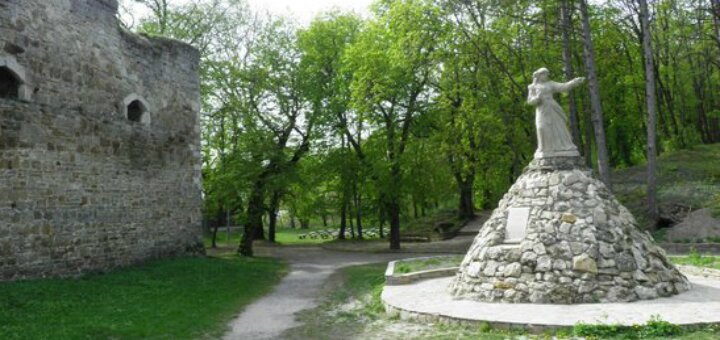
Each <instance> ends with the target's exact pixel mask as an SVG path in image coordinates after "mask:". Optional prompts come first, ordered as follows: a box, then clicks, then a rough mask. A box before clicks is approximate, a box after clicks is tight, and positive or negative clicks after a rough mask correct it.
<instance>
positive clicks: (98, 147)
mask: <svg viewBox="0 0 720 340" xmlns="http://www.w3.org/2000/svg"><path fill="white" fill-rule="evenodd" d="M116 12H117V1H116V0H53V1H47V0H0V67H3V66H5V67H9V68H10V69H12V71H13V73H14V74H15V75H16V76H17V77H18V78H20V79H19V80H20V82H21V83H22V84H21V86H20V91H19V92H20V95H19V96H18V97H19V98H18V99H2V98H0V280H11V279H21V278H33V277H43V276H64V275H74V274H78V273H82V272H87V271H96V270H105V269H108V268H112V267H115V266H121V265H127V264H131V263H135V262H138V261H142V260H144V259H147V258H153V257H160V256H168V255H179V254H184V253H188V252H195V251H198V250H201V249H202V245H201V243H200V232H201V229H200V220H201V219H200V206H201V191H200V164H201V163H200V162H201V159H200V150H199V147H200V125H199V115H198V111H199V87H200V85H199V78H198V67H199V66H198V65H199V54H198V52H197V51H196V50H195V49H193V48H192V47H190V46H188V45H185V44H182V43H179V42H175V41H171V40H167V39H156V38H147V37H142V36H137V35H133V34H131V33H128V32H127V31H125V30H124V29H122V28H121V27H120V25H119V23H118V21H117V19H116ZM136 100H137V101H139V102H141V103H142V108H143V111H144V113H143V118H142V120H141V121H130V120H129V119H128V104H129V103H130V102H132V101H136Z"/></svg>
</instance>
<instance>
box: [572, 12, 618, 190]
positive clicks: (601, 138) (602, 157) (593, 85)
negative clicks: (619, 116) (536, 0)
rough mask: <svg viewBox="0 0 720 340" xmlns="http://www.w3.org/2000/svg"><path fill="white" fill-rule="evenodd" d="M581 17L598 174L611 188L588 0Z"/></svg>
mask: <svg viewBox="0 0 720 340" xmlns="http://www.w3.org/2000/svg"><path fill="white" fill-rule="evenodd" d="M579 2H580V17H581V22H582V35H583V50H584V57H585V58H584V59H585V70H586V71H587V74H588V85H589V87H590V105H591V107H592V123H593V126H594V128H595V152H596V153H597V159H598V173H599V175H600V179H601V180H602V181H603V182H604V183H605V185H607V186H608V187H611V183H610V163H609V160H608V151H607V144H606V142H605V125H604V124H605V120H604V118H603V110H602V104H601V101H600V85H599V81H598V76H597V70H596V66H595V47H594V45H593V41H592V33H591V27H590V14H589V13H588V5H587V0H579Z"/></svg>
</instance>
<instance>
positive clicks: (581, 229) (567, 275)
mask: <svg viewBox="0 0 720 340" xmlns="http://www.w3.org/2000/svg"><path fill="white" fill-rule="evenodd" d="M689 288H690V285H689V283H688V280H687V278H686V277H685V276H684V275H683V274H681V273H680V272H679V271H678V270H677V269H676V268H675V267H674V266H673V265H672V264H671V263H670V262H669V261H668V259H667V256H666V254H665V252H664V250H663V249H661V248H660V247H658V246H657V245H655V244H654V242H653V239H652V237H651V236H650V234H649V233H647V232H643V231H640V230H639V229H638V227H637V222H636V221H635V219H634V218H633V216H632V214H631V213H630V212H629V211H628V210H627V209H626V208H625V207H624V206H622V205H621V204H620V203H619V202H618V201H617V200H616V199H615V197H613V195H612V194H611V193H610V192H609V190H608V189H607V187H606V186H605V184H604V183H603V182H601V181H600V180H598V179H596V178H594V177H593V175H592V173H591V171H590V170H589V169H587V168H586V167H585V166H584V164H583V160H582V158H580V157H551V158H536V159H535V160H533V161H532V162H531V163H530V165H529V166H528V167H527V168H526V169H525V171H524V172H523V174H522V175H521V176H520V177H519V178H518V179H517V181H516V182H515V184H514V185H513V186H512V187H511V188H510V190H509V192H508V193H506V194H505V196H504V197H503V199H502V200H501V201H500V202H499V204H498V207H497V209H495V210H494V211H493V213H492V215H491V217H490V219H488V221H487V222H486V223H485V224H484V225H483V227H482V229H480V232H479V234H478V235H477V237H476V238H475V240H474V242H473V245H472V246H471V247H470V250H469V251H468V253H467V255H466V256H465V259H464V260H463V261H462V264H461V265H460V269H459V271H458V273H457V276H456V277H455V279H454V280H453V282H452V284H451V285H450V291H451V293H452V294H453V295H455V296H456V297H458V298H467V299H474V300H479V301H486V302H511V303H551V304H572V303H594V302H629V301H635V300H640V299H654V298H657V297H663V296H670V295H673V294H678V293H681V292H684V291H687V290H688V289H689Z"/></svg>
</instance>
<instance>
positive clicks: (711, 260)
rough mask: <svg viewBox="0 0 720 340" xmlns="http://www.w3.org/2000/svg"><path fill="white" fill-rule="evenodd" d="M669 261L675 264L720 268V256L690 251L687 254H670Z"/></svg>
mask: <svg viewBox="0 0 720 340" xmlns="http://www.w3.org/2000/svg"><path fill="white" fill-rule="evenodd" d="M670 261H671V262H673V263H675V264H684V265H691V266H697V267H704V268H711V269H720V256H711V255H701V254H699V253H697V252H692V253H690V255H688V256H671V257H670Z"/></svg>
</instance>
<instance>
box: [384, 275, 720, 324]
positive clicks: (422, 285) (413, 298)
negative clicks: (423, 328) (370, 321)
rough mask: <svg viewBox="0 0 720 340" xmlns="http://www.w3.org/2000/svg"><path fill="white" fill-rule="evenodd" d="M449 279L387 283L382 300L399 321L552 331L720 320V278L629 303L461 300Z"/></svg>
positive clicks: (692, 278)
mask: <svg viewBox="0 0 720 340" xmlns="http://www.w3.org/2000/svg"><path fill="white" fill-rule="evenodd" d="M452 279H453V277H443V278H437V279H430V280H425V281H419V282H415V283H412V284H407V285H400V286H385V288H384V289H383V293H382V301H383V303H384V304H385V307H386V309H387V310H388V312H389V313H396V314H399V315H400V317H401V318H403V319H408V318H409V319H418V320H420V321H424V322H438V323H476V322H487V323H489V324H490V325H492V326H495V327H522V328H527V329H552V328H561V327H572V326H573V325H575V324H577V323H586V324H619V325H634V324H644V323H646V322H647V321H648V320H650V319H653V318H659V319H661V320H664V321H668V322H671V323H674V324H678V325H703V324H712V323H720V280H717V279H713V278H703V277H697V276H688V279H689V280H690V282H691V284H692V287H691V289H690V291H688V292H685V293H681V294H679V295H675V296H672V297H668V298H659V299H655V300H643V301H637V302H630V303H602V304H600V303H593V304H575V305H543V304H510V303H487V302H477V301H472V300H459V299H456V298H454V297H453V296H452V295H450V293H449V292H448V286H449V285H450V281H451V280H452Z"/></svg>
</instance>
